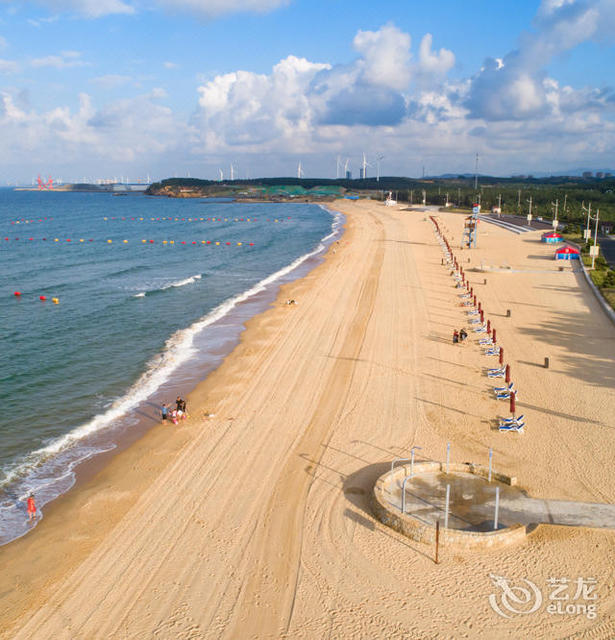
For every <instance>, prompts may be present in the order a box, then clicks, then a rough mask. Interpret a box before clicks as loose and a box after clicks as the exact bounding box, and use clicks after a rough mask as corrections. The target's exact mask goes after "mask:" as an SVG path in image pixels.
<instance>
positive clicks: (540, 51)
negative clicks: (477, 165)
mask: <svg viewBox="0 0 615 640" xmlns="http://www.w3.org/2000/svg"><path fill="white" fill-rule="evenodd" d="M535 23H536V27H537V30H536V31H535V32H532V33H524V34H522V36H521V38H520V43H519V48H518V49H516V50H515V51H511V52H510V53H508V54H507V55H506V56H504V58H503V59H499V58H498V59H495V60H494V59H491V58H490V59H487V60H486V61H485V64H484V66H483V68H482V69H481V70H480V72H479V73H477V74H476V75H475V77H474V78H473V79H472V86H471V89H470V92H469V95H468V97H467V101H466V104H467V106H468V107H469V109H470V112H471V115H473V116H474V117H477V118H485V119H487V120H505V119H511V120H514V119H528V118H536V117H544V116H548V115H549V113H550V112H551V110H552V108H553V105H555V104H556V103H557V100H554V96H553V90H552V89H551V91H550V93H549V94H548V93H547V91H546V89H545V87H546V86H547V85H545V81H547V80H548V78H546V77H545V73H544V71H543V70H544V69H545V67H546V65H547V64H549V62H551V61H552V60H553V58H555V57H556V56H558V55H560V54H562V53H564V52H566V51H569V50H571V49H573V48H575V47H577V46H578V45H579V44H581V43H583V42H587V41H590V40H601V39H604V38H608V39H610V41H613V40H615V2H613V0H543V2H542V4H541V6H540V8H539V11H538V13H537V16H536V20H535Z"/></svg>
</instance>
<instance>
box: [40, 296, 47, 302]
mask: <svg viewBox="0 0 615 640" xmlns="http://www.w3.org/2000/svg"><path fill="white" fill-rule="evenodd" d="M38 299H39V300H43V301H45V300H47V296H39V297H38Z"/></svg>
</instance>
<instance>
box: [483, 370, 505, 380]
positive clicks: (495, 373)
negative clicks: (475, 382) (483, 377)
mask: <svg viewBox="0 0 615 640" xmlns="http://www.w3.org/2000/svg"><path fill="white" fill-rule="evenodd" d="M505 375H506V369H491V370H490V371H487V377H488V378H503V377H504V376H505Z"/></svg>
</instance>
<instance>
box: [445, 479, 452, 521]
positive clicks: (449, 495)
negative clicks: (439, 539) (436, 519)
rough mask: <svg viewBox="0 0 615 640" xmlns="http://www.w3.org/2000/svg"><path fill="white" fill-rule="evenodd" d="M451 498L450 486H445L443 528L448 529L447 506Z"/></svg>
mask: <svg viewBox="0 0 615 640" xmlns="http://www.w3.org/2000/svg"><path fill="white" fill-rule="evenodd" d="M450 498H451V485H450V484H447V485H446V506H445V507H444V528H445V529H448V504H449V501H450Z"/></svg>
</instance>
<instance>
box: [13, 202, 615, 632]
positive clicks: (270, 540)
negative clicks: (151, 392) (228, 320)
mask: <svg viewBox="0 0 615 640" xmlns="http://www.w3.org/2000/svg"><path fill="white" fill-rule="evenodd" d="M336 205H337V207H338V208H339V209H340V210H342V211H343V212H345V213H346V214H347V216H348V222H347V230H346V233H345V235H344V236H343V238H342V240H341V241H340V243H339V244H337V245H334V247H333V248H334V249H335V251H330V252H329V255H328V257H327V259H326V261H325V263H324V264H322V265H321V266H319V267H318V268H316V269H315V270H314V271H312V272H311V273H310V274H309V275H308V276H307V277H305V278H303V279H302V280H300V281H297V282H295V283H292V284H291V285H287V286H286V287H285V288H284V290H283V291H282V292H281V294H280V298H279V300H278V303H276V305H275V306H274V307H273V308H272V309H271V310H269V311H267V312H266V313H264V314H262V315H261V316H259V317H258V318H255V319H253V320H252V321H251V322H250V323H249V326H248V329H247V331H246V333H245V334H244V338H243V340H242V343H241V344H240V345H239V346H238V347H237V348H236V350H235V351H234V352H233V353H232V354H231V356H230V357H229V358H227V360H226V361H225V362H224V364H223V365H222V366H221V367H220V368H219V369H218V370H217V371H216V372H215V373H214V374H212V375H211V376H210V377H209V378H208V379H207V381H205V382H204V383H203V384H202V385H201V386H200V387H199V388H197V390H196V391H195V392H194V394H192V396H191V398H190V405H191V406H192V407H196V409H194V408H193V417H192V420H191V421H190V422H189V424H187V425H185V426H182V427H181V428H180V429H179V430H177V431H171V430H169V429H168V428H163V427H161V428H159V429H156V430H154V432H152V433H150V434H148V435H147V436H146V437H145V438H144V439H143V441H142V442H141V443H139V444H137V445H134V446H133V447H132V448H131V449H129V450H128V451H127V452H125V453H124V454H121V455H120V456H117V458H116V459H115V460H114V461H113V462H112V463H111V464H110V466H109V467H108V468H107V469H106V470H105V471H104V472H103V473H102V474H100V475H99V476H98V477H96V478H94V479H92V480H91V481H90V482H89V483H88V485H87V486H86V487H84V488H83V489H81V490H77V491H75V492H74V493H75V494H77V495H74V496H72V497H68V498H67V499H66V500H65V501H64V503H63V504H62V503H61V504H59V505H58V506H57V507H56V509H55V511H53V512H52V513H51V514H50V515H49V517H48V518H46V519H45V521H43V523H42V524H41V526H40V527H38V528H37V530H36V531H35V532H34V533H33V534H32V535H31V536H29V537H28V538H26V539H24V540H21V541H18V542H16V543H14V544H12V545H9V546H7V547H5V548H3V549H2V550H0V566H2V567H3V571H2V577H0V615H1V618H0V629H1V630H0V637H2V638H28V639H31V638H36V639H37V640H39V639H43V638H53V639H54V640H59V639H63V638H66V639H68V638H71V639H74V638H80V639H81V638H83V639H91V638H143V639H145V638H164V639H166V638H168V639H175V638H180V639H183V638H185V639H188V638H194V639H196V638H229V639H230V638H233V639H239V638H242V639H243V638H306V639H313V638H370V639H373V638H383V639H384V638H387V639H389V638H421V639H423V638H464V637H467V638H564V637H569V636H573V635H574V634H577V633H583V632H585V633H586V634H587V637H595V638H609V637H612V636H613V634H615V621H614V613H615V597H614V596H613V586H614V584H613V583H614V578H613V575H614V573H615V532H611V531H606V530H582V529H572V528H564V527H556V528H549V527H541V528H539V529H538V530H537V531H535V532H533V533H532V534H531V535H530V536H529V538H528V539H527V542H526V543H525V544H523V545H521V546H517V547H514V548H509V549H506V550H503V551H497V552H495V551H494V552H490V553H485V554H472V555H467V556H462V555H458V554H451V553H446V552H444V554H443V561H442V563H441V564H439V565H435V564H434V562H433V559H432V558H433V549H432V548H429V547H427V546H424V545H421V544H419V543H415V542H413V541H410V540H408V539H405V538H403V537H402V536H400V535H398V534H396V533H395V532H393V531H392V530H390V529H388V528H387V527H385V526H384V525H382V524H381V523H379V522H377V521H376V520H375V519H374V518H373V517H372V515H371V512H370V508H369V493H370V491H371V488H372V486H373V482H374V480H375V479H376V478H377V477H378V476H379V475H381V474H382V473H384V471H386V469H387V468H388V467H389V466H390V462H391V460H392V459H393V458H395V457H397V456H407V455H409V450H410V447H411V446H412V445H419V446H421V447H422V450H421V451H420V452H419V454H420V455H419V459H420V458H433V459H443V458H444V456H445V450H446V442H447V441H450V442H451V443H452V459H453V460H457V461H466V460H472V461H475V462H484V463H486V461H487V452H488V448H489V447H493V449H494V464H495V467H496V468H497V469H498V470H500V471H502V472H505V473H507V474H511V475H515V476H517V477H518V479H519V483H520V485H521V486H522V487H523V488H524V489H526V490H527V491H528V492H529V493H530V494H531V495H532V496H534V497H551V498H560V499H573V500H574V499H578V500H584V501H593V502H615V474H613V473H612V469H611V467H610V465H611V461H612V459H613V456H614V454H615V438H614V436H615V431H614V429H615V423H614V422H613V415H614V414H615V327H613V325H612V324H610V322H609V321H608V320H607V318H606V316H605V315H604V313H603V312H602V311H601V309H600V308H599V306H598V304H597V302H596V300H595V299H594V298H593V294H592V293H591V292H590V291H589V289H588V288H587V286H586V284H585V283H584V281H583V278H582V275H580V274H578V273H574V272H573V271H572V270H571V269H570V268H566V270H565V271H563V272H560V271H558V270H557V266H556V265H555V263H554V262H553V261H552V260H551V259H550V256H551V255H552V252H553V249H552V248H551V249H549V248H547V247H545V246H543V245H541V244H540V243H539V242H538V241H537V240H538V238H539V234H538V233H532V234H525V235H524V236H516V235H513V234H511V233H510V232H507V231H505V230H502V229H498V228H496V227H491V226H489V225H483V226H482V227H481V235H480V239H479V248H478V249H476V250H472V251H458V255H459V256H463V259H464V260H467V258H469V259H470V260H471V262H470V263H469V264H468V263H467V262H465V263H464V266H465V267H466V270H467V273H468V275H469V279H470V282H471V283H473V285H474V286H475V289H476V291H477V293H478V296H479V299H480V300H481V301H482V303H483V306H484V307H485V309H486V311H487V317H488V318H490V320H491V322H492V323H493V325H494V326H495V327H496V329H497V332H498V342H500V343H501V344H502V345H503V346H504V349H505V353H506V354H507V357H506V360H507V361H508V362H509V363H510V364H511V367H512V372H513V379H514V381H515V382H516V385H517V387H518V389H519V400H518V408H519V409H520V410H521V411H522V412H523V413H525V414H526V416H527V427H526V433H525V434H524V435H522V436H519V435H516V434H501V433H498V432H497V431H496V430H494V427H495V425H496V423H497V420H496V419H497V417H498V416H504V415H507V413H508V406H507V404H506V403H502V402H498V401H496V400H494V399H493V394H491V393H490V389H491V386H492V385H490V384H489V381H488V379H487V378H486V377H485V376H484V374H483V371H482V369H483V367H484V366H485V365H486V364H487V358H485V357H484V356H482V355H481V350H480V349H479V347H478V346H477V345H476V343H475V339H474V338H473V337H472V338H471V339H470V340H469V344H467V345H463V346H461V345H453V344H452V343H451V335H452V331H453V329H454V328H460V327H461V326H463V325H464V323H465V322H466V319H465V314H464V310H463V309H462V308H461V307H460V306H459V298H458V293H459V292H458V291H457V290H455V288H454V287H453V281H452V279H451V278H450V276H449V274H448V272H447V271H446V270H445V268H444V267H442V266H441V263H440V259H441V252H440V247H439V246H438V244H437V241H436V238H435V235H434V232H433V228H432V225H431V224H430V223H429V222H428V221H427V218H426V215H425V214H424V213H420V212H408V211H399V210H393V208H385V207H384V206H382V205H381V204H380V203H375V202H374V203H372V202H358V203H351V202H345V201H344V202H339V203H336ZM438 215H439V217H440V220H441V222H442V224H443V225H445V226H446V228H447V235H448V237H449V239H451V240H453V239H454V240H455V244H458V241H459V237H460V232H461V226H462V223H463V216H461V215H459V214H452V213H443V214H438ZM481 261H482V262H483V264H485V265H493V266H502V265H505V264H506V265H508V266H510V267H512V268H511V269H509V270H506V271H501V272H497V273H495V272H494V273H488V274H483V273H478V272H473V271H471V269H472V268H473V267H475V266H477V265H479V264H480V263H481ZM485 277H486V278H487V284H486V285H485V284H483V278H485ZM286 298H294V299H295V300H297V302H298V304H297V305H296V306H287V305H284V304H283V303H282V301H283V300H285V299H286ZM507 309H510V310H511V312H512V316H511V317H510V318H507V317H505V316H506V310H507ZM466 326H467V325H466ZM545 356H548V357H549V358H550V361H551V366H550V368H549V369H544V368H543V367H542V366H540V365H542V363H543V360H544V357H545ZM490 362H491V361H490ZM205 410H208V411H213V412H214V413H215V414H216V415H215V417H214V418H210V419H207V418H205V417H204V411H205ZM165 429H166V430H165ZM171 440H173V441H174V442H173V443H172V444H169V442H170V441H171ZM161 454H164V455H161ZM161 458H162V459H161ZM489 574H495V575H498V576H504V577H507V578H509V579H510V580H511V581H512V582H513V583H521V582H522V580H523V579H528V580H531V581H533V582H534V583H535V584H536V585H538V586H539V588H541V589H542V591H543V593H544V597H545V600H548V597H549V593H550V590H549V589H548V587H547V584H548V583H547V581H548V579H549V578H568V579H569V580H570V581H571V583H574V581H575V580H577V578H588V577H593V578H596V580H597V584H598V589H597V594H598V598H597V600H596V604H597V607H598V616H597V618H596V619H593V620H592V619H588V618H587V617H586V616H583V615H563V614H562V615H558V614H549V613H547V612H546V611H545V610H544V608H543V610H540V611H537V612H535V613H533V614H531V615H526V616H523V615H518V616H514V615H513V616H511V618H510V619H506V618H503V617H500V616H498V615H497V614H496V613H495V612H494V611H493V610H492V608H491V607H490V605H489V601H488V597H489V594H492V593H497V589H496V588H495V587H494V586H493V583H492V582H491V579H490V577H489ZM571 589H572V590H574V589H573V588H572V587H571ZM579 637H580V636H579Z"/></svg>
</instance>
